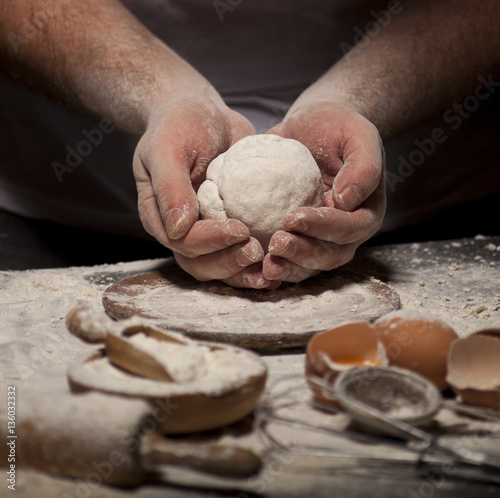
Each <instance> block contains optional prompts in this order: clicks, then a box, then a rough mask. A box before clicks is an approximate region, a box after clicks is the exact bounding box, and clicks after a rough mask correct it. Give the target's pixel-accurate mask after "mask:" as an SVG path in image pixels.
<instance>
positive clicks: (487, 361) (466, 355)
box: [446, 329, 500, 409]
mask: <svg viewBox="0 0 500 498" xmlns="http://www.w3.org/2000/svg"><path fill="white" fill-rule="evenodd" d="M446 380H447V381H448V383H449V384H450V386H451V388H452V389H453V391H454V392H455V393H456V394H457V395H458V396H460V398H461V400H462V401H463V402H464V403H467V404H469V405H477V406H484V407H488V408H499V409H500V329H485V330H480V331H478V332H476V333H474V334H472V335H470V336H468V337H465V338H463V339H459V340H457V341H456V342H455V343H454V344H453V345H452V347H451V349H450V353H449V357H448V375H447V377H446Z"/></svg>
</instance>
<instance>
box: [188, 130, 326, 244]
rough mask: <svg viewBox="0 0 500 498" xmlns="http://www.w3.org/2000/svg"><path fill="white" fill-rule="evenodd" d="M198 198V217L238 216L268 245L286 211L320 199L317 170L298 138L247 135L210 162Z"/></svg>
mask: <svg viewBox="0 0 500 498" xmlns="http://www.w3.org/2000/svg"><path fill="white" fill-rule="evenodd" d="M198 201H199V203H200V213H201V216H202V218H204V219H216V220H224V219H227V218H233V219H237V220H240V221H242V222H243V223H245V225H247V226H248V228H249V229H250V234H251V235H252V236H253V237H255V238H256V239H257V240H259V242H260V243H261V244H262V246H263V247H264V249H266V250H267V246H268V244H269V240H270V238H271V236H272V234H273V233H275V232H276V231H278V230H281V229H283V219H284V218H285V215H286V214H287V213H288V212H289V211H290V210H292V209H294V208H297V207H302V206H313V207H318V206H321V205H322V204H323V183H322V179H321V172H320V170H319V168H318V166H317V164H316V161H315V160H314V158H313V156H312V154H311V153H310V152H309V149H307V147H305V146H304V145H302V144H301V143H300V142H298V141H296V140H292V139H288V138H282V137H279V136H277V135H271V134H266V135H251V136H248V137H245V138H243V139H241V140H240V141H238V142H237V143H236V144H234V145H233V146H232V147H231V148H230V149H229V150H228V151H226V152H225V153H223V154H221V155H220V156H218V157H217V158H215V159H214V160H213V161H212V162H211V163H210V165H209V166H208V169H207V179H206V181H205V182H203V184H202V185H201V186H200V188H199V190H198Z"/></svg>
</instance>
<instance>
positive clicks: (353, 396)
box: [333, 366, 442, 435]
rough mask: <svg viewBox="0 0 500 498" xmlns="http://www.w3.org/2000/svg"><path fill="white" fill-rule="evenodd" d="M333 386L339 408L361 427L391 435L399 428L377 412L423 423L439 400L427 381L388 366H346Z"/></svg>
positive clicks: (408, 372) (433, 387)
mask: <svg viewBox="0 0 500 498" xmlns="http://www.w3.org/2000/svg"><path fill="white" fill-rule="evenodd" d="M333 390H334V393H335V397H336V398H337V400H338V402H339V403H340V405H341V406H342V408H344V410H345V411H346V412H347V413H348V414H349V415H351V417H352V418H353V419H354V420H355V421H356V422H357V423H358V424H359V425H361V426H362V427H363V429H365V430H368V431H370V432H378V433H380V432H383V433H389V434H393V435H398V434H399V431H398V430H397V429H396V428H395V427H394V426H393V424H388V423H387V421H385V420H383V419H382V418H381V417H380V413H381V412H382V413H384V414H385V415H387V416H388V417H390V418H391V419H397V420H401V421H403V422H406V423H407V424H411V425H413V426H425V425H427V424H429V423H430V422H431V421H432V419H433V417H434V415H435V414H436V413H437V411H438V410H439V408H440V406H441V402H442V399H441V393H440V392H439V391H438V389H437V388H436V387H435V385H434V384H433V383H432V382H431V381H429V380H427V379H426V378H424V377H422V376H421V375H419V374H417V373H414V372H412V371H410V370H407V369H403V368H398V367H392V366H391V367H363V368H352V369H350V370H346V371H345V372H343V373H341V374H340V375H339V376H338V377H337V379H336V380H335V383H334V386H333ZM370 408H372V409H373V410H370ZM394 431H396V432H397V434H394Z"/></svg>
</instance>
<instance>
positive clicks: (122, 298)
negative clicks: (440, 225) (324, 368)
mask: <svg viewBox="0 0 500 498" xmlns="http://www.w3.org/2000/svg"><path fill="white" fill-rule="evenodd" d="M103 304H104V308H105V309H106V311H107V312H108V313H109V314H110V315H111V316H112V317H113V318H116V319H122V318H129V317H131V316H134V315H138V316H141V317H143V318H147V319H150V320H151V321H152V322H153V323H154V324H155V325H157V326H158V327H161V328H165V329H169V330H176V331H179V332H182V333H184V334H186V335H188V336H190V337H192V338H195V339H202V340H208V341H218V342H225V343H231V344H236V345H238V346H245V347H249V348H254V349H269V350H273V349H275V350H276V349H285V348H292V347H299V346H304V345H305V344H307V341H308V340H309V339H310V338H311V336H312V335H313V334H315V333H316V332H319V331H321V330H326V329H329V328H332V327H334V326H336V325H338V324H339V323H342V322H345V321H358V320H374V319H375V318H378V317H380V316H382V315H384V314H385V313H388V312H389V311H392V310H394V309H397V308H398V307H399V305H400V300H399V295H398V294H397V293H396V292H395V291H394V290H393V289H392V288H391V287H389V286H388V285H386V284H384V283H383V282H381V281H379V280H376V279H375V278H373V277H369V276H366V275H361V274H357V273H352V272H347V271H341V270H334V271H331V272H323V273H321V274H319V275H318V276H316V277H314V278H311V279H308V280H305V281H304V282H301V283H298V284H282V286H281V287H280V288H279V289H276V290H272V291H269V290H253V289H234V288H232V287H229V286H227V285H225V284H223V283H221V282H217V281H210V282H199V281H198V280H195V279H194V278H192V277H191V276H190V275H188V274H187V273H185V272H184V271H183V270H181V269H180V268H179V267H178V266H177V265H176V264H175V263H174V262H173V263H171V264H168V265H167V266H165V267H164V268H163V269H162V270H158V271H152V272H149V273H143V274H140V275H136V276H133V277H130V278H126V279H124V280H121V281H119V282H117V283H115V284H113V285H111V286H110V287H108V288H107V289H106V290H105V292H104V295H103Z"/></svg>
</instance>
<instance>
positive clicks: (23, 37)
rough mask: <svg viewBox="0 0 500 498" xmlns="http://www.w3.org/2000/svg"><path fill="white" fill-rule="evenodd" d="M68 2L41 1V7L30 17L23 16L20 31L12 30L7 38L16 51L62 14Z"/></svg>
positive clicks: (67, 0)
mask: <svg viewBox="0 0 500 498" xmlns="http://www.w3.org/2000/svg"><path fill="white" fill-rule="evenodd" d="M68 2H69V0H56V1H51V2H50V1H49V2H39V5H40V8H39V9H37V10H36V11H34V12H33V13H32V14H31V16H30V17H28V16H26V17H23V19H22V20H21V28H20V31H19V32H18V33H14V32H12V31H11V32H9V33H7V39H8V40H9V43H10V45H11V47H12V49H13V50H14V52H15V53H16V54H18V53H19V48H20V46H21V45H26V44H27V43H29V42H31V41H32V40H33V39H34V38H35V37H36V35H37V33H38V32H39V31H40V30H41V29H43V28H44V27H45V26H46V25H47V24H48V23H49V21H50V20H51V19H53V18H54V17H56V16H58V15H60V14H62V7H63V6H64V5H65V4H67V3H68Z"/></svg>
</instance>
